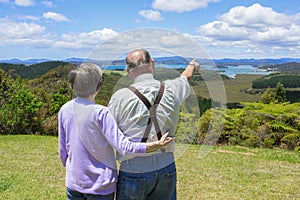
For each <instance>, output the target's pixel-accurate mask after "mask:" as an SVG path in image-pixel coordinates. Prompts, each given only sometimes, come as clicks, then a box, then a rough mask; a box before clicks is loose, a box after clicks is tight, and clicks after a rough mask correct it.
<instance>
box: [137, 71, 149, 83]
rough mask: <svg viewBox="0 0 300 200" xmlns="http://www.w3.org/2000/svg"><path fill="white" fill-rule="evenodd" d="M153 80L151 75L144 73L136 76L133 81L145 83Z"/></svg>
mask: <svg viewBox="0 0 300 200" xmlns="http://www.w3.org/2000/svg"><path fill="white" fill-rule="evenodd" d="M153 79H154V76H153V74H151V73H145V74H141V75H138V76H137V77H136V78H135V79H134V83H137V82H143V81H146V80H153Z"/></svg>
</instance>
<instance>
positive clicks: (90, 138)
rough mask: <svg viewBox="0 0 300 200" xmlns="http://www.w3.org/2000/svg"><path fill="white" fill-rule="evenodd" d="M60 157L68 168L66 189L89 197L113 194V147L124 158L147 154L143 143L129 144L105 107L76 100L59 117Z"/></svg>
mask: <svg viewBox="0 0 300 200" xmlns="http://www.w3.org/2000/svg"><path fill="white" fill-rule="evenodd" d="M58 122H59V131H58V133H59V155H60V160H61V162H62V164H63V166H65V167H66V187H68V188H70V189H72V190H76V191H78V192H81V193H87V194H101V195H105V194H111V193H113V192H114V191H115V189H116V183H117V167H116V161H115V153H114V150H113V148H115V149H116V150H117V152H118V153H120V154H122V155H127V154H141V153H145V151H146V145H145V144H144V143H133V142H130V141H129V140H128V139H127V138H126V137H124V135H123V133H122V132H121V131H120V129H119V128H118V126H117V123H116V121H115V120H114V118H113V116H112V114H111V112H110V111H109V109H108V108H107V107H105V106H101V105H97V104H95V103H93V102H91V101H89V100H86V99H81V98H76V99H73V100H71V101H69V102H67V103H66V104H65V105H63V106H62V108H61V110H60V112H59V115H58Z"/></svg>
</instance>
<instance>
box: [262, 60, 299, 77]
mask: <svg viewBox="0 0 300 200" xmlns="http://www.w3.org/2000/svg"><path fill="white" fill-rule="evenodd" d="M260 68H261V69H267V70H272V71H279V72H285V73H298V74H300V62H288V63H281V64H272V65H264V66H262V67H260Z"/></svg>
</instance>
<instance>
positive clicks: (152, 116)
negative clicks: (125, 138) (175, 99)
mask: <svg viewBox="0 0 300 200" xmlns="http://www.w3.org/2000/svg"><path fill="white" fill-rule="evenodd" d="M128 88H129V89H130V90H131V91H132V92H134V94H136V95H137V96H138V97H139V98H140V100H141V101H142V102H143V103H144V104H145V106H146V107H147V108H148V110H149V111H150V117H149V119H148V122H147V127H146V130H145V133H144V136H143V138H142V142H146V141H147V139H148V136H149V134H150V130H151V126H152V123H153V124H154V127H155V130H156V134H157V138H158V140H160V138H161V137H162V134H161V130H160V128H159V124H158V121H157V118H156V109H157V106H158V104H159V102H160V100H161V98H162V96H163V93H164V89H165V85H164V82H161V85H160V89H159V91H158V94H157V97H156V99H155V101H154V104H153V105H151V103H150V102H149V101H148V99H147V98H146V97H145V96H144V95H143V94H142V93H140V92H139V91H138V90H137V89H136V88H135V87H133V86H129V87H128Z"/></svg>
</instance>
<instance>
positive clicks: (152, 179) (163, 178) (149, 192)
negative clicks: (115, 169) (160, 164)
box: [116, 162, 176, 200]
mask: <svg viewBox="0 0 300 200" xmlns="http://www.w3.org/2000/svg"><path fill="white" fill-rule="evenodd" d="M121 165H122V164H121ZM121 167H122V166H121ZM116 198H117V200H127V199H136V200H176V166H175V162H172V163H171V164H170V165H168V166H166V167H164V168H161V169H158V170H156V171H151V172H145V173H134V172H125V171H120V172H119V180H118V185H117V195H116Z"/></svg>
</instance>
